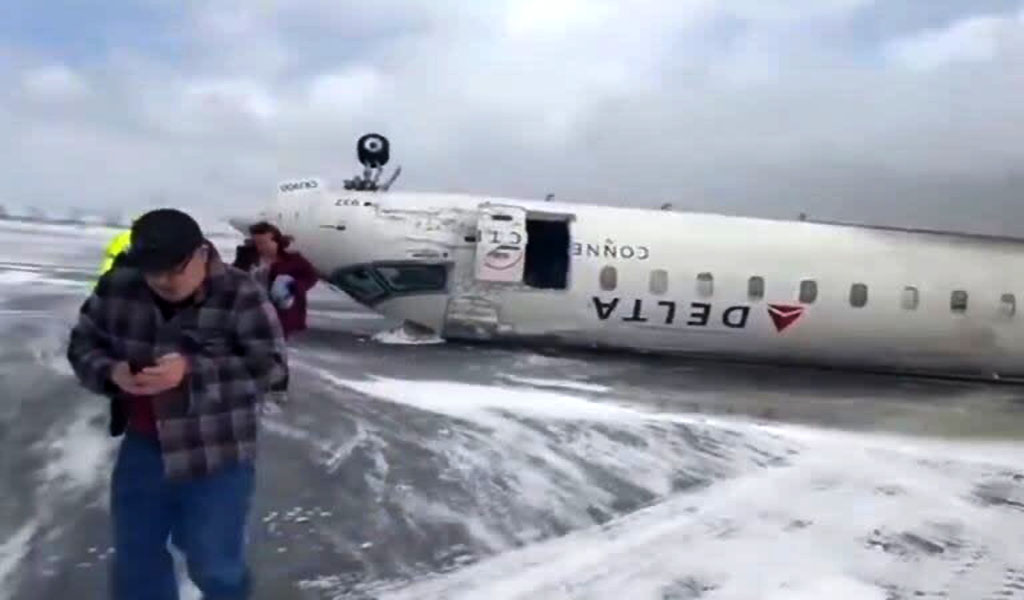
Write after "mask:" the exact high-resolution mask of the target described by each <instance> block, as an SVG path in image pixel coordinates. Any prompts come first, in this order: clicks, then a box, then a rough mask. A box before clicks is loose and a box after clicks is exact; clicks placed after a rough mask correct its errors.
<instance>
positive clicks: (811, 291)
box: [800, 279, 818, 304]
mask: <svg viewBox="0 0 1024 600" xmlns="http://www.w3.org/2000/svg"><path fill="white" fill-rule="evenodd" d="M817 299H818V282H816V281H814V280H813V279H804V280H803V281H801V282H800V302H803V303H804V304H811V303H813V302H814V301H815V300H817Z"/></svg>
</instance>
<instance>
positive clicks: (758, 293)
mask: <svg viewBox="0 0 1024 600" xmlns="http://www.w3.org/2000/svg"><path fill="white" fill-rule="evenodd" d="M747 296H748V297H749V298H750V299H751V300H760V299H761V298H764V277H760V276H758V275H754V276H753V277H751V278H750V281H748V282H747Z"/></svg>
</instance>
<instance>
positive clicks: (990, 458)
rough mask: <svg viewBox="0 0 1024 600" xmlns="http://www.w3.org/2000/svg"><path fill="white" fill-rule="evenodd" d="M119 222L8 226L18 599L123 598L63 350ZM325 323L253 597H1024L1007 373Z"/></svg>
mask: <svg viewBox="0 0 1024 600" xmlns="http://www.w3.org/2000/svg"><path fill="white" fill-rule="evenodd" d="M113 232H114V230H112V229H108V228H103V227H97V226H66V225H53V224H50V225H45V224H26V223H22V222H12V221H8V222H2V221H0V332H2V334H3V335H4V339H6V340H8V343H6V344H4V345H2V346H0V382H2V385H3V392H4V393H3V398H4V400H3V402H0V457H2V460H0V481H3V482H4V486H3V488H0V489H2V491H0V598H11V599H12V600H13V599H16V600H25V599H35V598H63V597H90V598H92V597H96V598H100V597H105V589H106V569H107V567H108V566H109V562H110V559H111V557H112V550H111V548H110V545H109V535H108V529H107V527H108V523H109V517H108V515H107V512H106V510H107V492H106V489H107V487H106V486H107V484H108V481H109V475H110V464H111V460H112V456H113V452H114V451H115V449H116V440H112V439H110V438H109V437H108V436H107V435H106V432H105V427H106V415H105V402H104V401H103V400H101V399H98V398H95V397H93V396H90V395H88V394H86V393H85V392H83V391H82V390H81V389H80V388H79V387H78V386H77V385H76V384H75V382H74V380H73V379H72V377H71V373H70V371H69V369H68V368H67V365H66V361H65V359H64V355H63V353H64V344H65V341H66V337H67V332H68V327H69V325H70V324H71V323H72V322H73V319H74V315H75V312H76V311H77V308H78V305H79V304H80V302H81V301H82V299H83V298H84V297H85V294H87V293H88V290H89V286H90V285H91V281H92V274H93V272H94V271H95V268H96V266H97V265H98V262H99V255H100V252H101V249H102V247H103V245H104V244H105V243H106V241H107V240H108V239H109V238H110V236H111V235H113ZM217 239H218V245H219V246H220V247H221V248H222V250H223V251H225V252H228V253H230V251H231V247H232V245H233V243H234V239H233V238H231V236H230V234H229V233H225V234H224V235H223V236H219V237H218V238H217ZM311 320H312V324H313V328H312V330H311V331H309V332H308V333H307V334H306V335H304V336H302V337H301V338H300V339H299V340H298V341H297V342H296V345H295V348H294V352H293V354H292V357H291V360H292V365H293V370H294V377H293V391H292V395H291V397H292V401H291V403H290V404H289V405H287V406H286V407H285V408H284V409H283V410H281V411H279V412H275V413H273V414H269V415H267V417H266V419H265V434H264V450H263V453H262V462H261V465H260V484H259V489H258V493H257V499H256V505H255V507H254V515H253V535H252V562H253V566H254V569H255V573H256V576H257V595H256V598H257V599H261V598H267V599H270V598H274V599H278V598H298V599H305V598H353V599H355V598H359V599H365V598H396V599H398V598H401V599H405V598H410V599H411V598H417V599H419V598H424V599H431V598H474V599H476V598H487V599H501V598H510V599H511V598H516V599H520V598H522V599H525V598H531V599H532V598H613V599H615V600H619V599H624V598H629V599H631V600H632V599H634V598H636V599H646V598H651V599H683V598H702V599H704V598H707V599H726V598H728V599H739V598H744V599H746V598H766V599H783V598H785V599H803V598H836V599H842V600H845V599H847V598H864V599H868V600H874V599H876V598H877V599H880V600H881V599H885V600H888V599H895V598H906V599H913V598H950V599H956V598H964V599H970V600H985V599H988V598H992V599H996V598H999V599H1003V598H1024V550H1021V549H1022V548H1024V466H1022V465H1024V443H1022V438H1024V403H1022V401H1021V398H1022V397H1024V395H1022V394H1021V392H1020V391H1019V390H1016V389H1014V388H1009V387H988V386H983V385H968V384H961V383H949V382H945V383H942V382H928V381H921V380H913V379H902V378H892V377H888V378H887V377H868V376H852V375H837V374H824V373H818V372H804V371H798V370H784V371H783V370H777V369H771V368H756V367H736V366H716V365H708V364H699V365H697V364H686V363H684V362H680V361H667V360H658V359H653V358H641V357H629V356H621V357H617V356H608V355H602V356H595V355H590V354H580V353H568V352H566V353H552V352H544V353H542V352H539V351H529V350H511V349H506V348H490V347H485V346H464V345H459V344H446V343H434V342H437V340H427V341H429V342H431V343H425V344H424V343H416V342H423V340H415V339H411V338H408V336H405V335H403V334H402V333H401V332H399V331H397V330H395V329H394V326H395V324H394V323H390V322H387V321H385V320H383V319H380V318H378V317H376V316H374V315H372V314H370V313H367V312H366V311H365V310H363V309H361V308H360V307H358V306H356V305H354V304H353V303H352V302H351V301H349V300H347V299H346V298H344V297H342V296H340V295H338V294H336V293H335V292H332V291H330V290H329V289H327V288H326V287H322V288H318V289H317V290H316V292H315V294H314V298H313V307H312V310H311ZM75 586H81V587H79V588H78V589H77V590H75V591H72V590H74V588H75ZM182 587H183V590H184V595H183V598H197V597H198V596H197V595H196V593H195V590H194V589H191V588H190V586H189V585H188V584H187V582H183V586H182ZM83 590H84V591H83Z"/></svg>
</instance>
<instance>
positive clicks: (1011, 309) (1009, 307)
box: [1000, 294, 1017, 317]
mask: <svg viewBox="0 0 1024 600" xmlns="http://www.w3.org/2000/svg"><path fill="white" fill-rule="evenodd" d="M1000 302H1001V303H1002V306H1003V314H1004V315H1006V316H1008V317H1012V316H1013V315H1015V314H1016V313H1017V297H1016V296H1014V295H1013V294H1003V296H1002V298H1000Z"/></svg>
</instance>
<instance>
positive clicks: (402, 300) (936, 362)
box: [232, 134, 1024, 381]
mask: <svg viewBox="0 0 1024 600" xmlns="http://www.w3.org/2000/svg"><path fill="white" fill-rule="evenodd" d="M389 152H390V151H389V144H388V140H387V139H386V138H384V137H383V136H380V135H377V134H368V135H365V136H363V137H362V138H360V140H359V142H358V144H357V153H358V157H359V159H360V162H362V164H363V165H364V167H365V170H364V172H363V174H362V176H360V177H356V178H354V179H352V180H347V181H345V183H344V185H343V186H342V187H341V188H340V189H337V188H336V189H329V188H328V186H327V185H326V184H325V183H324V182H323V181H322V180H320V179H317V178H310V179H299V180H295V181H287V182H283V183H281V184H280V186H279V187H278V193H277V194H276V196H275V197H274V198H273V200H272V201H271V202H270V203H269V204H268V205H267V206H265V207H263V208H262V210H259V211H258V212H257V213H256V214H252V215H245V216H241V217H239V218H235V219H232V223H233V225H234V226H235V227H236V228H238V229H240V230H244V229H245V227H246V226H247V225H248V223H250V222H252V221H254V220H259V219H266V220H269V221H271V222H273V223H275V224H277V225H278V226H279V227H280V228H281V229H282V230H283V231H285V232H287V233H288V234H290V235H292V236H294V237H295V240H296V242H295V247H296V248H297V249H298V250H300V251H301V252H302V253H303V254H305V255H306V257H307V258H309V260H310V261H311V262H312V263H313V264H314V266H315V267H316V268H317V269H318V271H319V272H320V274H321V276H322V277H323V278H324V280H326V281H328V282H329V283H331V284H333V285H334V286H336V287H338V288H340V289H342V290H344V291H345V292H346V293H347V294H349V295H350V296H352V298H354V299H355V300H357V301H358V302H360V303H362V304H364V305H366V306H368V307H370V308H372V309H374V310H376V311H378V312H380V313H382V314H384V315H387V316H389V317H392V318H396V319H402V320H404V321H406V322H408V323H411V324H414V325H415V326H417V327H418V328H420V329H422V330H427V331H431V332H434V333H436V334H437V335H439V336H441V337H443V338H446V339H476V340H527V341H528V340H543V341H544V342H545V343H547V344H551V343H561V344H570V345H582V346H591V347H594V346H597V347H607V348H620V349H631V350H644V351H656V352H665V353H681V354H685V355H692V356H700V357H707V358H715V359H732V360H743V361H754V362H772V363H781V364H806V365H818V366H829V367H840V368H853V369H858V370H872V371H885V372H897V373H910V374H921V375H929V376H939V377H943V376H946V377H964V378H979V379H986V380H1001V381H1015V380H1016V381H1020V380H1024V323H1022V320H1021V319H1022V316H1021V315H1018V314H1017V300H1016V298H1017V294H1018V293H1020V291H1021V290H1024V275H1022V271H1021V269H1020V265H1022V264H1024V240H1020V239H1014V238H1003V237H996V236H983V235H975V234H966V233H958V232H947V231H931V230H918V229H905V228H896V227H872V226H863V225H856V224H843V223H824V222H814V221H808V220H801V221H782V220H770V219H755V218H745V217H733V216H723V215H715V214H701V213H687V212H673V211H667V210H644V209H635V208H619V207H609V206H587V205H577V204H566V203H559V202H555V201H552V200H551V199H550V198H548V199H547V200H546V201H545V200H537V201H532V200H519V199H513V198H497V197H487V196H485V195H471V194H444V193H409V192H393V191H390V187H391V185H392V184H393V183H394V181H395V178H396V177H397V176H398V172H397V171H396V172H395V173H394V174H393V175H392V176H391V177H390V178H389V179H388V180H387V181H386V182H385V183H383V184H380V183H378V182H379V181H380V177H381V175H382V172H383V167H384V166H385V165H386V164H387V162H388V159H389Z"/></svg>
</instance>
